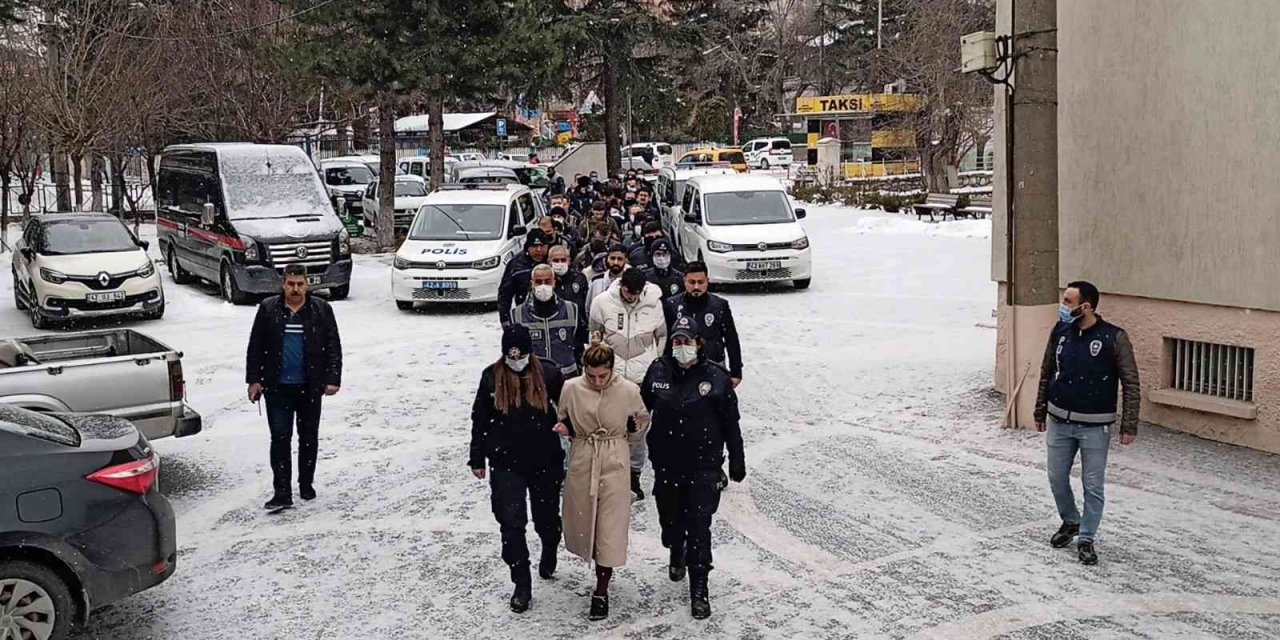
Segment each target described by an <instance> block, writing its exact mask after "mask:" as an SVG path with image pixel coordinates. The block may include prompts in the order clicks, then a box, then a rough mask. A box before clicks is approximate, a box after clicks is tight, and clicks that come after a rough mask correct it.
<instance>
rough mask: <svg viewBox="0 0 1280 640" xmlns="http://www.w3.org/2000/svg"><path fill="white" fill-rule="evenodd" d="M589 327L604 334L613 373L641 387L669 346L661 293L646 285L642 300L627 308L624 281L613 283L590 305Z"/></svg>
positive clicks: (656, 288) (657, 289)
mask: <svg viewBox="0 0 1280 640" xmlns="http://www.w3.org/2000/svg"><path fill="white" fill-rule="evenodd" d="M589 326H590V330H591V332H592V333H595V332H596V331H599V332H601V333H602V334H603V336H604V342H605V344H607V345H609V346H610V347H612V348H613V352H614V356H615V357H616V360H615V361H614V366H613V370H614V372H615V373H617V374H618V375H620V376H622V377H624V378H626V379H627V380H630V381H632V382H634V383H636V384H640V383H641V382H643V381H644V376H645V374H646V373H648V371H649V365H651V364H653V361H654V360H656V359H657V358H658V356H660V355H662V351H663V349H665V348H666V344H667V321H666V316H664V315H663V313H662V290H661V289H659V288H658V287H657V285H655V284H653V283H652V282H649V283H646V284H645V286H644V292H643V293H641V294H640V299H639V300H638V301H636V302H635V303H634V304H628V303H626V302H624V301H623V300H622V281H621V280H619V281H617V282H614V283H613V284H612V285H610V287H609V289H608V291H606V292H604V293H603V294H601V295H600V297H598V298H596V299H595V302H593V303H592V304H591V316H590V322H589Z"/></svg>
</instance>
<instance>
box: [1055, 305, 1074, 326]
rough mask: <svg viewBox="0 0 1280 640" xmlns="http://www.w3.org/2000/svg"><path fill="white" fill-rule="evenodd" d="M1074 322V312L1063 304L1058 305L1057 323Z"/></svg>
mask: <svg viewBox="0 0 1280 640" xmlns="http://www.w3.org/2000/svg"><path fill="white" fill-rule="evenodd" d="M1075 321H1076V310H1075V309H1072V308H1071V307H1068V306H1067V305H1065V304H1059V305H1058V322H1065V323H1067V324H1071V323H1072V322H1075Z"/></svg>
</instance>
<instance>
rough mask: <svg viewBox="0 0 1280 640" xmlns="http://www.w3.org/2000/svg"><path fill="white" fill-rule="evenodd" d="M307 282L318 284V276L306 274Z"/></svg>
mask: <svg viewBox="0 0 1280 640" xmlns="http://www.w3.org/2000/svg"><path fill="white" fill-rule="evenodd" d="M307 284H308V285H313V284H320V276H307Z"/></svg>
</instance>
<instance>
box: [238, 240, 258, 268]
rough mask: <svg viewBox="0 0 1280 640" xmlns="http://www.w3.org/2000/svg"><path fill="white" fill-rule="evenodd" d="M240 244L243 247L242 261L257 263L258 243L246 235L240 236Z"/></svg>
mask: <svg viewBox="0 0 1280 640" xmlns="http://www.w3.org/2000/svg"><path fill="white" fill-rule="evenodd" d="M240 244H243V245H244V261H245V262H257V261H258V241H257V240H254V239H253V238H250V237H249V236H246V235H241V236H240Z"/></svg>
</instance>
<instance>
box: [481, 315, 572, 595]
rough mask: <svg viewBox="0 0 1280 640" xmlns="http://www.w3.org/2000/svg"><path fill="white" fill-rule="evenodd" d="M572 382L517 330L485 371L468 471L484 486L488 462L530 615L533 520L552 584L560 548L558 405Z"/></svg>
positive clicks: (543, 572) (509, 554)
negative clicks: (528, 529)
mask: <svg viewBox="0 0 1280 640" xmlns="http://www.w3.org/2000/svg"><path fill="white" fill-rule="evenodd" d="M563 387H564V378H563V377H562V376H561V375H560V372H559V371H558V370H557V369H556V368H555V366H553V365H551V364H549V363H547V362H545V361H543V360H541V359H539V358H537V357H535V356H534V355H533V340H532V339H531V338H530V336H529V330H528V329H527V328H525V327H523V326H520V325H515V326H512V327H511V328H509V329H507V330H506V331H504V332H503V334H502V356H501V357H500V358H498V361H497V362H494V363H493V364H491V365H489V366H488V367H486V368H485V370H484V373H483V374H481V376H480V387H479V389H477V390H476V399H475V402H474V403H473V404H472V406H471V454H470V458H469V459H468V461H467V465H468V466H469V467H470V469H471V473H472V474H473V475H475V477H476V478H478V479H480V480H484V479H485V476H486V473H485V463H486V462H488V474H487V475H488V477H489V486H490V488H491V490H492V495H491V502H492V506H493V515H494V517H495V518H497V520H498V526H499V528H500V529H501V531H502V561H503V562H505V563H507V566H508V567H510V568H511V581H512V582H513V583H515V591H514V592H513V593H512V594H511V610H512V611H515V612H516V613H523V612H525V611H527V610H528V609H529V601H530V599H531V598H532V590H533V585H532V578H531V577H530V575H529V547H528V545H527V544H526V542H525V537H524V528H525V524H526V523H527V522H528V520H529V516H528V515H527V511H526V509H525V499H526V495H527V496H528V502H529V510H531V511H532V512H533V529H534V531H536V532H537V533H538V537H539V538H541V539H542V558H541V561H540V562H539V563H538V575H539V576H541V577H542V578H543V579H544V580H546V579H550V578H551V576H552V575H553V574H554V573H555V570H556V552H557V550H558V548H559V546H560V530H561V527H560V511H559V507H560V486H561V484H562V483H563V481H564V451H563V450H562V449H561V447H560V438H558V437H556V434H555V432H554V431H553V425H555V424H556V419H557V416H556V405H555V399H556V398H558V397H559V396H560V393H561V389H562V388H563Z"/></svg>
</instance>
